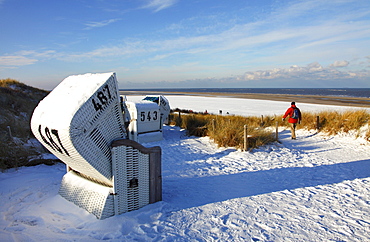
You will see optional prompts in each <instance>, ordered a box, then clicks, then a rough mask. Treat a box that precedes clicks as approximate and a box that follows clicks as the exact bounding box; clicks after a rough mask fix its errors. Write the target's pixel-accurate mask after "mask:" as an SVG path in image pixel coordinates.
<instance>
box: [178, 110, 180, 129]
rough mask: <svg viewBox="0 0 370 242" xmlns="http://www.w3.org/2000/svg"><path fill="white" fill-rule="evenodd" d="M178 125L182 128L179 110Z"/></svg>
mask: <svg viewBox="0 0 370 242" xmlns="http://www.w3.org/2000/svg"><path fill="white" fill-rule="evenodd" d="M178 125H179V127H181V111H180V110H179V117H178Z"/></svg>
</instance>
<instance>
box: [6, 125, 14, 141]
mask: <svg viewBox="0 0 370 242" xmlns="http://www.w3.org/2000/svg"><path fill="white" fill-rule="evenodd" d="M7 128H8V131H9V136H10V138H11V139H13V135H12V130H11V129H10V126H7Z"/></svg>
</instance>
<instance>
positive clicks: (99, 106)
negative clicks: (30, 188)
mask: <svg viewBox="0 0 370 242" xmlns="http://www.w3.org/2000/svg"><path fill="white" fill-rule="evenodd" d="M31 129H32V131H33V133H34V135H35V137H36V138H37V139H38V140H39V141H40V142H41V143H42V144H43V145H44V146H45V147H47V148H48V149H49V150H50V151H51V152H52V153H53V154H55V155H56V156H57V157H58V158H59V159H60V160H62V161H63V162H64V163H66V164H67V174H66V175H65V176H64V177H63V180H62V185H61V188H60V191H59V193H60V195H62V196H63V197H64V198H66V199H67V200H69V201H72V202H74V203H75V204H76V205H78V206H80V207H82V208H84V209H86V210H87V211H89V212H90V213H92V214H94V215H95V216H96V217H97V218H99V219H104V218H107V217H109V216H113V215H115V214H120V213H123V212H127V211H131V210H134V209H137V208H140V207H142V206H144V205H146V204H149V203H150V202H156V201H159V200H156V201H154V200H153V199H152V200H150V191H149V187H150V181H151V180H152V181H155V182H157V183H158V182H159V183H161V180H160V170H159V174H154V173H153V174H152V178H151V177H150V174H149V173H150V170H149V168H150V167H149V166H150V165H149V163H150V159H151V158H150V157H156V158H159V159H160V153H161V151H160V148H159V147H154V148H151V149H147V148H145V147H142V146H141V145H139V144H137V143H133V142H132V141H124V138H125V136H126V134H125V129H124V125H123V117H122V110H121V106H120V100H119V94H118V86H117V80H116V76H115V74H114V73H103V74H85V75H77V76H70V77H68V78H66V79H65V80H64V81H63V82H61V83H60V84H59V85H58V86H57V87H56V88H55V89H54V90H53V91H52V92H51V93H50V94H49V95H48V96H46V97H45V98H44V99H43V100H42V101H41V102H40V103H39V105H38V106H37V107H36V109H35V110H34V113H33V115H32V120H31ZM115 140H118V141H116V142H118V144H119V145H117V143H114V142H113V141H115ZM112 144H115V145H113V146H112ZM152 160H153V159H152ZM152 162H153V161H152ZM157 162H158V161H157ZM153 164H154V163H153ZM156 165H157V166H158V164H156ZM159 167H160V161H159ZM152 169H153V170H155V169H154V168H152ZM156 171H157V172H158V170H156ZM154 176H156V177H157V178H154ZM158 177H159V178H158ZM158 191H159V190H158V189H157V191H156V193H157V192H158ZM160 193H161V190H160ZM156 199H161V196H158V195H157V196H156Z"/></svg>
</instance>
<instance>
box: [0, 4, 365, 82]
mask: <svg viewBox="0 0 370 242" xmlns="http://www.w3.org/2000/svg"><path fill="white" fill-rule="evenodd" d="M0 33H1V38H0V78H1V79H3V78H13V79H16V80H19V81H21V82H24V83H26V84H28V85H32V86H36V87H39V88H44V89H52V88H54V87H55V86H56V85H57V84H58V83H60V82H61V81H62V80H63V79H64V78H66V77H67V76H69V75H75V74H84V73H101V72H111V71H114V72H116V74H117V79H118V81H119V86H120V88H122V89H125V88H127V89H129V88H163V87H171V88H174V87H178V88H182V87H265V88H269V87H292V88H293V87H302V88H304V87H360V88H369V87H370V1H369V0H357V1H356V0H330V1H323V0H305V1H299V0H293V1H290V0H276V1H272V0H271V1H270V0H219V1H218V0H63V1H50V0H32V1H30V0H0Z"/></svg>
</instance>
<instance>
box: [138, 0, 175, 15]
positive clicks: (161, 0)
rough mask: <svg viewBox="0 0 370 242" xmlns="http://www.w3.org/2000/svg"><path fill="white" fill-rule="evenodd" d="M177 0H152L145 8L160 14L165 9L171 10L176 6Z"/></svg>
mask: <svg viewBox="0 0 370 242" xmlns="http://www.w3.org/2000/svg"><path fill="white" fill-rule="evenodd" d="M176 2H177V0H150V1H149V2H148V3H147V4H146V5H144V6H143V8H150V9H154V12H159V11H161V10H163V9H166V8H169V7H171V6H172V5H174V4H175V3H176Z"/></svg>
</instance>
